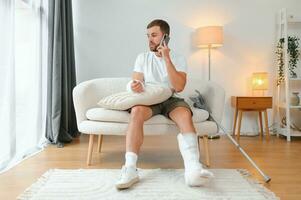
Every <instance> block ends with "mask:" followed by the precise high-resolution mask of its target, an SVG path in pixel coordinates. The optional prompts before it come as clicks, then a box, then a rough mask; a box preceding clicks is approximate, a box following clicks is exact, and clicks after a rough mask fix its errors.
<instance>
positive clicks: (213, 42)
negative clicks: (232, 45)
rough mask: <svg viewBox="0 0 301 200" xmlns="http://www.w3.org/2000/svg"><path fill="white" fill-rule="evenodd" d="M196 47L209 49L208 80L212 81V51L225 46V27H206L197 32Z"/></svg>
mask: <svg viewBox="0 0 301 200" xmlns="http://www.w3.org/2000/svg"><path fill="white" fill-rule="evenodd" d="M195 39H196V46H197V47H199V48H206V49H208V80H209V81H210V79H211V49H212V48H217V47H221V46H223V42H224V37H223V27H222V26H204V27H200V28H198V29H197V30H196V38H195Z"/></svg>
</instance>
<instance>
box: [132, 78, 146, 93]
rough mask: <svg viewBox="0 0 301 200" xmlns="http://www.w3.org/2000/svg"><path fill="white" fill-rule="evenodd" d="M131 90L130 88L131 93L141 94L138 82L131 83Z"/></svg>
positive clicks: (140, 85)
mask: <svg viewBox="0 0 301 200" xmlns="http://www.w3.org/2000/svg"><path fill="white" fill-rule="evenodd" d="M131 88H132V91H134V92H136V93H141V92H143V86H142V84H141V83H140V82H139V81H136V80H133V82H132V83H131Z"/></svg>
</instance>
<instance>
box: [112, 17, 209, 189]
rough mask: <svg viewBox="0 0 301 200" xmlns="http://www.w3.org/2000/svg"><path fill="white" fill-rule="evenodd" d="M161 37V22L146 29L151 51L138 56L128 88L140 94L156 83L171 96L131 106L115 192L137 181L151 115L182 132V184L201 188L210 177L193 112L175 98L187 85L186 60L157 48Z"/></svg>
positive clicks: (164, 31)
mask: <svg viewBox="0 0 301 200" xmlns="http://www.w3.org/2000/svg"><path fill="white" fill-rule="evenodd" d="M164 34H167V35H169V34H170V29H169V25H168V23H167V22H166V21H164V20H160V19H157V20H154V21H152V22H150V23H149V24H148V26H147V37H148V42H149V48H150V51H149V52H146V53H141V54H139V55H138V57H137V59H136V62H135V67H134V72H133V76H132V78H133V80H135V81H131V82H130V83H129V84H130V89H131V90H132V91H133V92H137V93H140V92H143V85H144V83H157V84H161V85H164V86H168V87H170V88H171V89H172V90H173V91H174V94H173V96H172V97H170V98H169V99H168V100H166V101H164V102H162V103H160V104H156V105H152V106H142V105H139V106H134V107H132V108H131V109H130V110H129V112H131V118H130V123H129V126H128V130H127V134H126V153H125V164H124V166H123V167H122V170H121V176H120V178H119V180H118V181H117V183H116V187H117V188H118V189H126V188H129V187H131V186H132V185H133V184H135V183H137V182H138V181H139V176H138V172H137V168H136V163H137V159H138V154H139V150H140V147H141V145H142V143H143V123H144V122H145V121H146V120H148V119H150V118H151V117H152V116H154V115H157V114H162V115H164V116H166V117H168V118H169V119H171V120H172V121H174V122H175V123H176V125H177V126H178V128H179V129H180V131H181V133H179V134H178V136H177V139H178V143H179V149H180V152H181V155H182V157H183V160H184V166H185V182H186V184H187V185H189V186H201V185H202V184H203V183H204V181H205V180H206V179H208V178H210V177H212V176H213V174H212V173H211V172H209V171H207V170H204V169H203V168H202V165H201V164H200V163H199V151H198V142H197V136H196V130H195V128H194V125H193V122H192V111H191V109H190V107H189V105H188V104H187V103H186V102H185V101H184V99H183V98H179V97H177V96H178V95H177V94H176V93H178V92H181V91H182V90H183V89H184V87H185V84H186V70H187V69H186V68H187V66H186V61H185V58H184V57H183V56H180V55H177V54H175V53H174V52H173V51H171V50H170V49H169V48H168V46H167V45H166V43H164V42H163V44H162V45H160V41H161V39H162V38H163V36H164Z"/></svg>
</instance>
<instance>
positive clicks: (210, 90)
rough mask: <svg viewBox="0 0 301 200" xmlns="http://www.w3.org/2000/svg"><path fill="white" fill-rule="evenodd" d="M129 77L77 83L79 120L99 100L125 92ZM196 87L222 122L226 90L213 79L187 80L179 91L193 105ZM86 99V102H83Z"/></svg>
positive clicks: (76, 106) (75, 96)
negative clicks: (192, 97)
mask: <svg viewBox="0 0 301 200" xmlns="http://www.w3.org/2000/svg"><path fill="white" fill-rule="evenodd" d="M130 80H131V78H129V77H121V78H98V79H93V80H89V81H85V82H82V83H80V84H79V85H77V86H76V87H75V88H74V90H73V98H74V105H75V110H76V115H77V122H78V123H80V121H82V120H85V118H86V117H85V113H86V110H87V109H89V108H92V107H96V106H97V102H98V101H99V100H100V99H101V98H103V97H106V96H109V95H111V94H114V93H118V92H124V91H125V90H126V85H127V83H128V82H129V81H130ZM195 89H197V90H199V91H200V92H201V94H202V95H203V97H204V99H205V101H206V104H207V105H208V106H209V108H210V110H211V113H212V115H213V116H214V117H215V119H216V120H217V121H218V122H221V120H222V116H223V110H224V101H225V91H224V89H223V88H222V87H221V86H219V85H218V84H216V83H214V82H211V81H209V82H208V81H200V80H189V79H188V80H187V83H186V86H185V89H184V90H183V91H182V92H180V93H179V95H180V96H181V97H182V98H185V100H186V101H187V102H188V104H190V105H191V106H192V102H191V100H190V99H189V96H192V95H196V92H195ZM83 101H84V102H83Z"/></svg>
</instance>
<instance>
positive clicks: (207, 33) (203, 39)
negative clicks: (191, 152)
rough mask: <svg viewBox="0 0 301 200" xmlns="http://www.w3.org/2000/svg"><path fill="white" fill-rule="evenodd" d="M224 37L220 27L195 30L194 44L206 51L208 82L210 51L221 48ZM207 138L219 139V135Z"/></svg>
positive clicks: (209, 76)
mask: <svg viewBox="0 0 301 200" xmlns="http://www.w3.org/2000/svg"><path fill="white" fill-rule="evenodd" d="M223 42H224V35H223V27H222V26H204V27H200V28H198V29H197V30H196V35H195V43H196V46H197V47H199V48H206V49H208V80H209V81H210V80H211V49H212V48H217V47H221V46H223ZM208 138H210V139H217V138H220V136H219V134H216V135H211V136H209V137H208Z"/></svg>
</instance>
